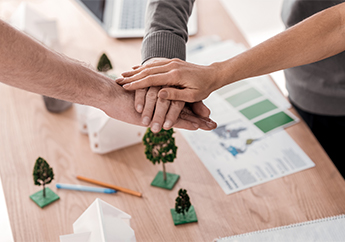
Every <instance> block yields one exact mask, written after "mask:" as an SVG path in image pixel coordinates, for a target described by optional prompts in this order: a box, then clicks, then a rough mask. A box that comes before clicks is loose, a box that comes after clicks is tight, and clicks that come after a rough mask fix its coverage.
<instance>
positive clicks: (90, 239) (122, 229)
mask: <svg viewBox="0 0 345 242" xmlns="http://www.w3.org/2000/svg"><path fill="white" fill-rule="evenodd" d="M130 219H131V216H130V215H129V214H127V213H125V212H123V211H121V210H120V209H117V208H115V207H113V206H111V205H110V204H108V203H106V202H104V201H102V200H101V199H99V198H96V200H95V201H94V202H93V203H92V204H91V205H90V206H89V207H88V208H87V209H86V210H85V212H84V213H83V214H82V215H81V216H80V217H79V218H78V219H77V221H75V222H74V224H73V232H74V234H69V235H61V236H60V242H72V241H73V242H135V241H136V239H135V234H134V230H133V229H132V228H131V227H130Z"/></svg>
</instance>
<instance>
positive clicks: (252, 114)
mask: <svg viewBox="0 0 345 242" xmlns="http://www.w3.org/2000/svg"><path fill="white" fill-rule="evenodd" d="M276 108H277V106H276V105H274V104H273V103H272V102H271V101H269V100H267V99H266V100H263V101H261V102H258V103H255V104H254V105H252V106H249V107H247V108H244V109H242V110H240V112H241V113H242V114H243V115H244V116H246V117H247V118H248V119H249V120H251V119H253V118H256V117H258V116H260V115H261V114H264V113H267V112H268V111H271V110H273V109H276Z"/></svg>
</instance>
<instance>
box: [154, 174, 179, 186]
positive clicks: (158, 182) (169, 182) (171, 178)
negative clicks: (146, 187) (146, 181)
mask: <svg viewBox="0 0 345 242" xmlns="http://www.w3.org/2000/svg"><path fill="white" fill-rule="evenodd" d="M166 175H167V179H166V181H164V177H163V172H162V171H159V172H158V173H157V175H156V177H155V178H154V179H153V181H152V182H151V186H155V187H160V188H164V189H168V190H171V189H173V187H174V186H175V184H176V182H177V180H178V179H179V178H180V176H179V175H176V174H173V173H168V172H167V173H166Z"/></svg>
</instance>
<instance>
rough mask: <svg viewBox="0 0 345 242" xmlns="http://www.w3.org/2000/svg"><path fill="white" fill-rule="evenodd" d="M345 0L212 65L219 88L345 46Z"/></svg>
mask: <svg viewBox="0 0 345 242" xmlns="http://www.w3.org/2000/svg"><path fill="white" fill-rule="evenodd" d="M344 40H345V4H344V3H343V4H339V5H337V6H335V7H332V8H329V9H326V10H324V11H322V12H320V13H318V14H315V15H313V16H311V17H310V18H308V19H306V20H304V21H303V22H301V23H299V24H297V25H295V26H294V27H291V28H290V29H288V30H286V31H284V32H282V33H281V34H278V35H276V36H275V37H273V38H271V39H269V40H267V41H265V42H263V43H261V44H259V45H257V46H256V47H253V48H251V49H250V50H248V51H246V52H244V53H243V54H240V55H238V56H236V57H234V58H232V59H229V60H227V61H225V62H222V63H215V64H214V65H213V66H214V67H215V69H216V70H217V72H218V77H217V79H218V80H220V81H219V83H218V88H219V87H221V86H224V85H227V84H230V83H232V82H235V81H238V80H242V79H245V78H249V77H253V76H259V75H264V74H268V73H271V72H274V71H278V70H282V69H287V68H291V67H294V66H300V65H305V64H309V63H313V62H317V61H319V60H322V59H325V58H328V57H330V56H333V55H336V54H338V53H340V52H342V51H344V50H345V41H344Z"/></svg>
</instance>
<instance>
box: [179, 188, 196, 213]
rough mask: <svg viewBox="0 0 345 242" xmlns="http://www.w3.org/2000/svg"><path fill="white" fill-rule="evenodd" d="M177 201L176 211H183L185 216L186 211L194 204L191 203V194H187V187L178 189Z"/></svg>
mask: <svg viewBox="0 0 345 242" xmlns="http://www.w3.org/2000/svg"><path fill="white" fill-rule="evenodd" d="M175 201H176V203H175V211H176V213H179V214H180V213H182V214H183V216H184V215H185V213H187V212H188V210H189V208H190V206H191V205H192V204H191V203H190V199H189V196H188V194H187V190H185V189H182V188H181V189H180V190H179V191H178V197H177V198H176V200H175Z"/></svg>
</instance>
